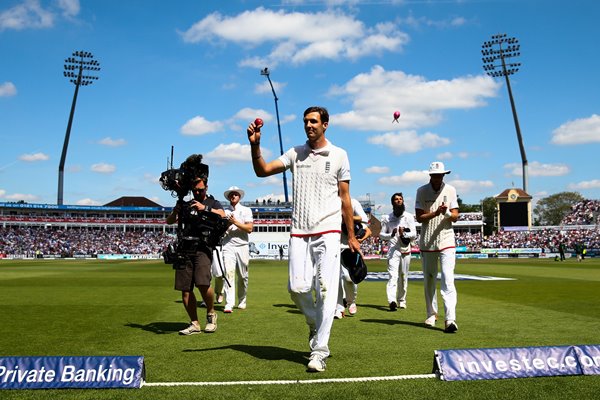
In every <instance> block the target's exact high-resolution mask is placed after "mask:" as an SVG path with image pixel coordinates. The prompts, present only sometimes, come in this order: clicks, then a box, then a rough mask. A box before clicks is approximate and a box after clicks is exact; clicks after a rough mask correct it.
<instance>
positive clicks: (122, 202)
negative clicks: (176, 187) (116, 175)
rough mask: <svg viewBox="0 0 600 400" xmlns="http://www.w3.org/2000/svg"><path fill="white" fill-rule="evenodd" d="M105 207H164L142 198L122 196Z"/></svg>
mask: <svg viewBox="0 0 600 400" xmlns="http://www.w3.org/2000/svg"><path fill="white" fill-rule="evenodd" d="M104 206H105V207H162V206H161V205H160V204H158V203H155V202H154V201H152V200H150V199H148V198H146V197H142V196H122V197H119V198H118V199H116V200H113V201H111V202H110V203H106V204H105V205H104Z"/></svg>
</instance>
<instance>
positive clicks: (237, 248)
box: [223, 186, 254, 314]
mask: <svg viewBox="0 0 600 400" xmlns="http://www.w3.org/2000/svg"><path fill="white" fill-rule="evenodd" d="M223 195H224V196H225V198H226V199H228V200H229V206H228V207H225V216H226V217H227V218H229V221H230V222H231V225H230V226H229V229H227V232H226V233H225V236H224V237H223V265H224V267H225V276H226V278H227V281H228V282H229V285H227V284H225V285H224V288H223V289H224V293H225V308H224V309H223V312H225V313H228V314H229V313H232V312H233V307H234V306H235V300H236V291H237V300H238V308H239V309H242V310H243V309H245V308H246V296H247V293H248V264H249V263H250V249H249V247H248V235H249V234H250V233H251V232H252V229H253V227H254V220H253V218H252V210H251V209H250V208H248V207H246V206H243V205H242V204H240V200H241V199H242V198H244V191H243V190H242V189H240V188H239V187H237V186H231V187H230V188H229V189H227V190H226V191H225V193H223ZM236 278H237V279H236ZM236 289H237V290H236Z"/></svg>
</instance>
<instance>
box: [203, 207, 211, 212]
mask: <svg viewBox="0 0 600 400" xmlns="http://www.w3.org/2000/svg"><path fill="white" fill-rule="evenodd" d="M204 211H207V212H211V211H212V207H211V206H206V207H204Z"/></svg>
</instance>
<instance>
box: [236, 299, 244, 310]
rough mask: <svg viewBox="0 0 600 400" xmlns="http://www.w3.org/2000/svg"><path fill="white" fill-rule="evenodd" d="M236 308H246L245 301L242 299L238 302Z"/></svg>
mask: <svg viewBox="0 0 600 400" xmlns="http://www.w3.org/2000/svg"><path fill="white" fill-rule="evenodd" d="M238 308H239V309H240V310H245V309H246V302H245V301H243V302H241V303H240V304H238Z"/></svg>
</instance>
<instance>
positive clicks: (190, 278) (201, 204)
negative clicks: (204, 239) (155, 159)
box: [167, 177, 225, 335]
mask: <svg viewBox="0 0 600 400" xmlns="http://www.w3.org/2000/svg"><path fill="white" fill-rule="evenodd" d="M207 188H208V178H207V177H206V178H205V177H200V178H199V177H197V178H195V179H193V180H192V195H193V196H194V198H193V199H192V200H191V201H189V202H187V203H182V202H177V205H176V206H175V207H174V208H173V211H172V212H171V214H170V215H169V216H168V217H167V224H174V223H176V222H177V221H178V220H179V218H180V217H181V218H183V219H184V220H185V219H186V215H185V214H184V213H182V208H184V209H185V211H186V212H189V213H198V212H200V211H206V212H213V213H215V214H218V215H219V216H221V217H222V218H224V217H225V212H224V210H223V206H221V203H219V201H217V200H215V198H214V197H213V196H207V195H206V190H207ZM188 209H189V210H188ZM180 213H181V214H183V215H181V216H180ZM191 221H193V219H192V220H191ZM211 263H212V249H211V248H209V247H208V246H206V245H205V244H200V245H199V247H198V248H197V250H196V252H195V254H194V255H191V256H189V260H188V262H186V263H185V267H184V268H178V269H176V270H175V290H180V291H181V298H182V300H183V305H184V307H185V310H186V311H187V313H188V316H189V317H190V320H191V322H190V325H189V326H188V327H187V328H185V329H183V330H181V331H179V334H180V335H194V334H197V333H200V332H202V330H201V328H200V323H199V322H198V309H197V302H196V295H195V294H194V285H195V286H196V287H197V288H198V289H199V290H200V295H201V296H202V299H203V300H204V302H205V303H206V326H205V327H204V332H207V333H212V332H215V331H216V330H217V314H216V313H215V307H214V294H213V289H212V288H211V287H210V280H211Z"/></svg>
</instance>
